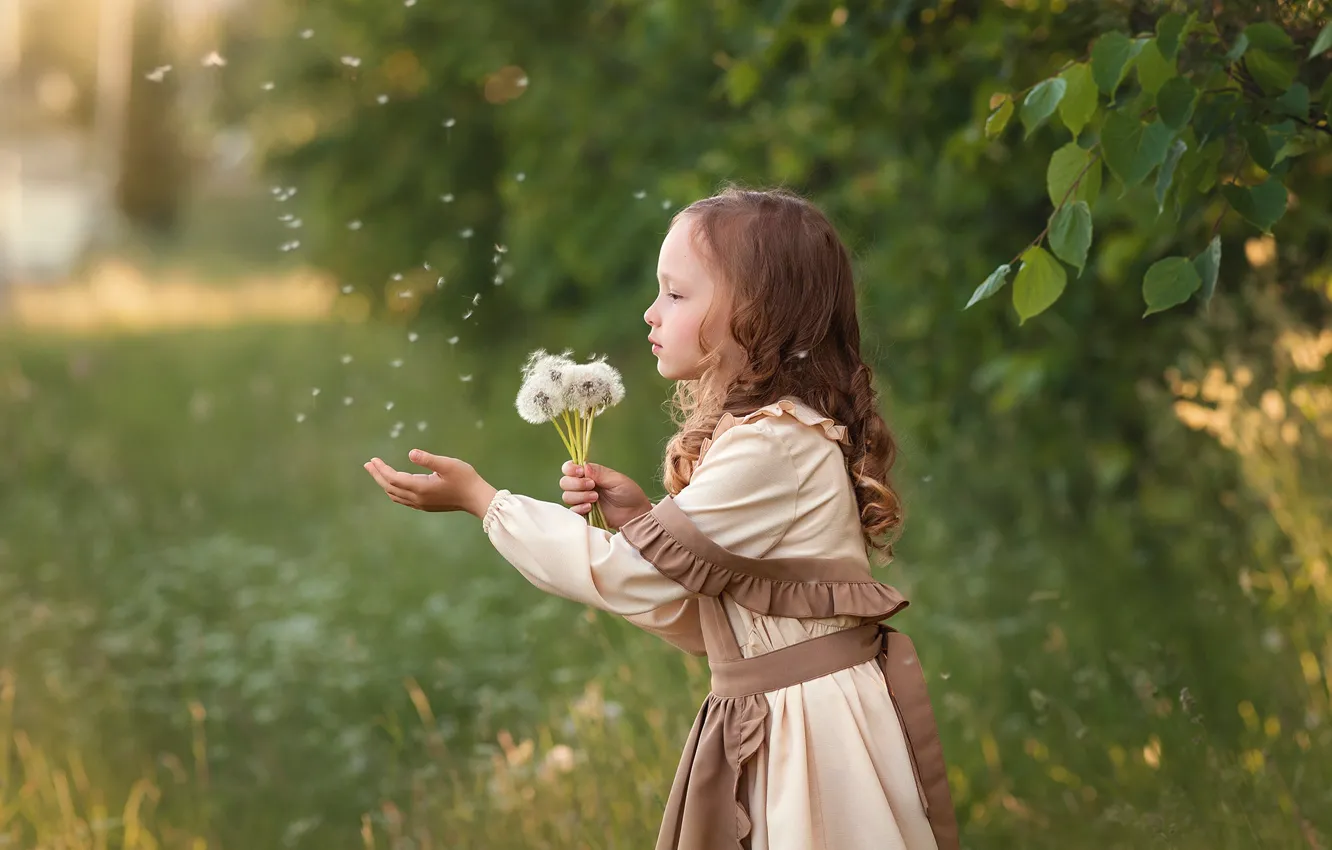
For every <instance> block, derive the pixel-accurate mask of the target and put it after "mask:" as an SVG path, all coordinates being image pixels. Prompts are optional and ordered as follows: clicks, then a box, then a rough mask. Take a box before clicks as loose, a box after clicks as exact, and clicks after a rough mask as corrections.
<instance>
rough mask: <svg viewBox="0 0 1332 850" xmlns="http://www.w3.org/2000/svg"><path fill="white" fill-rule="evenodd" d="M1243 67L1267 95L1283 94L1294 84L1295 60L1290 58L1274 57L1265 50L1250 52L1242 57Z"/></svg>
mask: <svg viewBox="0 0 1332 850" xmlns="http://www.w3.org/2000/svg"><path fill="white" fill-rule="evenodd" d="M1244 67H1245V68H1246V69H1247V70H1248V72H1249V74H1251V75H1252V76H1253V78H1254V80H1256V81H1257V82H1258V85H1260V86H1262V87H1263V91H1264V92H1266V93H1267V94H1269V95H1275V94H1279V93H1281V92H1284V91H1285V90H1286V89H1288V88H1290V84H1291V83H1293V82H1295V70H1296V67H1295V60H1294V58H1292V57H1290V56H1274V55H1272V54H1271V53H1268V52H1267V51H1265V50H1250V51H1249V52H1248V53H1247V54H1246V55H1245V57H1244Z"/></svg>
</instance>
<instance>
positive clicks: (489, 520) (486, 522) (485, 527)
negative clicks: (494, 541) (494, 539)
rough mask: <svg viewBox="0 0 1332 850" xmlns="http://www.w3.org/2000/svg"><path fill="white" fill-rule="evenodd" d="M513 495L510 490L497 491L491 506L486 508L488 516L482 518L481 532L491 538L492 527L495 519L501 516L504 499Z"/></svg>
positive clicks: (491, 500)
mask: <svg viewBox="0 0 1332 850" xmlns="http://www.w3.org/2000/svg"><path fill="white" fill-rule="evenodd" d="M511 495H513V494H512V493H510V492H509V491H508V490H496V491H495V495H494V496H492V497H491V499H490V504H489V505H487V506H486V515H485V516H483V517H482V518H481V531H482V533H484V534H486V535H487V536H489V534H490V526H492V525H493V524H494V523H495V518H496V517H497V516H498V515H499V510H500V503H501V502H502V501H503V500H504V497H506V496H511Z"/></svg>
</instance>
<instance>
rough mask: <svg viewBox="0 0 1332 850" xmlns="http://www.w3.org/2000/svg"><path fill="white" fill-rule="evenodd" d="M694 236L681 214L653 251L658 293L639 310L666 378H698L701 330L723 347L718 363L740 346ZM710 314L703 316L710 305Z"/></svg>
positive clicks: (731, 357) (717, 284)
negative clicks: (729, 325)
mask: <svg viewBox="0 0 1332 850" xmlns="http://www.w3.org/2000/svg"><path fill="white" fill-rule="evenodd" d="M704 259H705V258H704V257H703V256H701V255H700V253H699V250H698V248H697V246H696V244H695V242H694V222H693V221H692V219H690V218H689V217H688V216H686V217H684V218H681V219H680V220H679V221H677V222H676V224H675V226H674V227H672V228H671V229H670V231H669V232H668V233H667V234H666V238H665V239H664V240H663V241H662V243H661V253H660V255H659V256H658V257H657V287H658V289H657V299H656V300H655V301H653V302H652V305H651V306H650V307H648V309H647V312H645V313H644V314H643V321H645V322H647V323H648V325H649V326H650V327H651V328H652V330H651V332H650V333H649V334H648V338H649V340H651V341H652V342H653V343H655V344H654V345H653V347H652V353H653V354H654V355H655V356H656V358H657V372H658V373H659V374H660V375H661V376H662V377H663V378H666V379H668V380H672V381H691V380H697V379H698V378H699V377H700V376H701V375H702V372H703V364H702V360H703V350H702V348H701V347H700V346H699V332H700V330H701V331H702V332H703V337H704V339H706V340H707V342H708V344H709V345H711V346H713V347H716V346H717V345H719V344H720V345H721V347H722V364H723V369H725V367H726V365H727V364H728V363H733V362H734V361H735V359H736V354H737V349H738V347H737V346H736V344H735V343H734V341H733V340H731V338H730V333H729V332H728V331H727V330H726V328H727V319H728V318H729V309H728V308H727V305H726V303H725V302H726V299H725V298H724V297H723V290H722V287H723V283H722V282H721V281H719V280H718V279H717V278H716V276H715V275H714V274H713V272H712V271H711V270H710V269H709V267H708V264H707V263H706V262H705V261H704ZM714 300H715V302H716V306H715V307H713V311H712V312H713V314H712V315H711V316H708V318H707V321H706V322H704V317H705V316H707V313H708V308H709V307H711V306H713V304H714Z"/></svg>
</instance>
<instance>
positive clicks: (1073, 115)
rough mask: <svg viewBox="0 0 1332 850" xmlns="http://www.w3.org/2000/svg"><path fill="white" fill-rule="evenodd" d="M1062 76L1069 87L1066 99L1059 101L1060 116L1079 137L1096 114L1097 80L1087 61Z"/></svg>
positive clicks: (1065, 124) (1065, 93)
mask: <svg viewBox="0 0 1332 850" xmlns="http://www.w3.org/2000/svg"><path fill="white" fill-rule="evenodd" d="M1062 76H1063V79H1064V82H1065V83H1067V84H1068V88H1067V90H1066V91H1065V92H1064V99H1063V100H1061V101H1060V102H1059V117H1060V118H1061V119H1063V121H1064V126H1065V127H1068V129H1069V132H1071V133H1072V134H1073V137H1074V138H1077V136H1078V134H1079V133H1081V132H1082V128H1083V127H1086V126H1087V122H1088V121H1091V119H1092V116H1093V115H1095V114H1096V80H1095V79H1093V77H1092V70H1091V67H1090V66H1088V65H1087V63H1086V62H1079V63H1078V64H1076V65H1074V66H1072V67H1071V68H1069V69H1068V70H1066V71H1065V72H1064V73H1063V75H1062Z"/></svg>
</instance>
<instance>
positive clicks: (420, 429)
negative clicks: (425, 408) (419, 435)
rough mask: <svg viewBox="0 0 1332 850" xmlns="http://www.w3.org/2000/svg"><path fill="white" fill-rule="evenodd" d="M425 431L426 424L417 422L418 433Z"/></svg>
mask: <svg viewBox="0 0 1332 850" xmlns="http://www.w3.org/2000/svg"><path fill="white" fill-rule="evenodd" d="M425 429H426V424H425V423H424V422H417V423H416V430H418V431H424V430H425Z"/></svg>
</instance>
